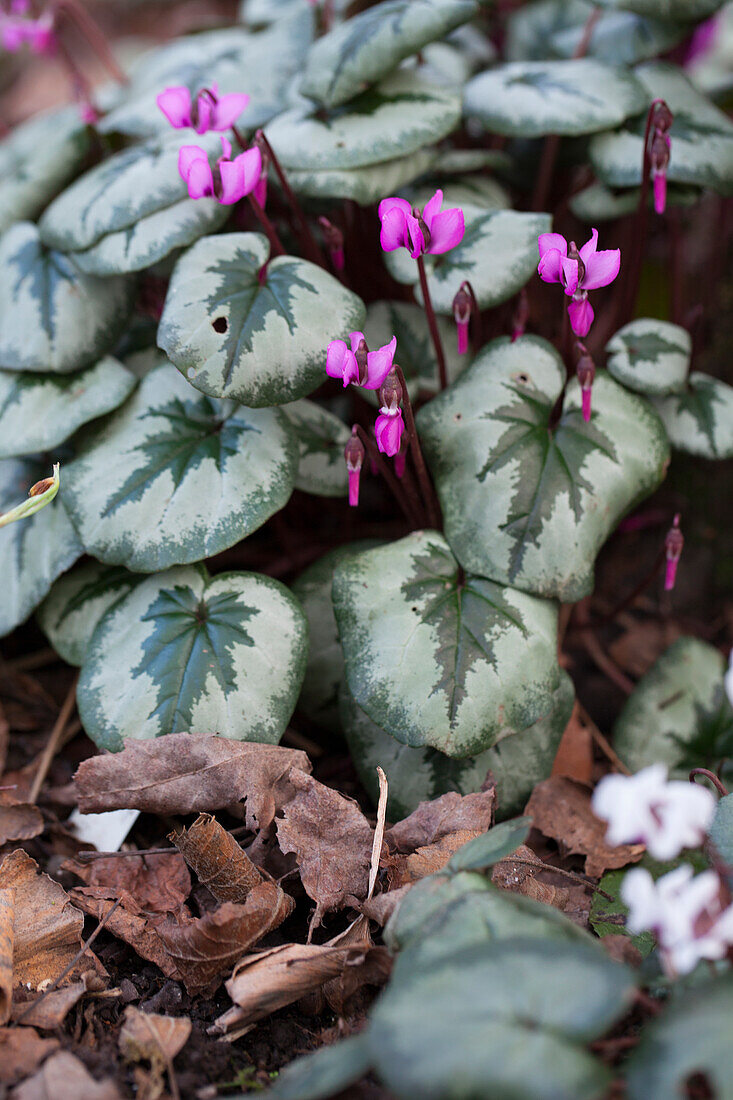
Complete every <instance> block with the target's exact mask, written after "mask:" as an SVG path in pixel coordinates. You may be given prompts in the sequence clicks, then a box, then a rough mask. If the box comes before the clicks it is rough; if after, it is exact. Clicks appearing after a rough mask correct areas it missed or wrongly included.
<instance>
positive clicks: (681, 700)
mask: <svg viewBox="0 0 733 1100" xmlns="http://www.w3.org/2000/svg"><path fill="white" fill-rule="evenodd" d="M724 669H725V662H724V660H723V656H722V654H721V653H720V651H719V650H718V649H715V647H714V646H711V645H708V644H707V642H701V641H700V640H699V639H697V638H685V637H683V638H679V639H678V640H677V641H676V642H674V643H673V644H672V645H671V646H670V647H669V649H667V650H666V651H665V652H664V653H663V654H662V656H661V657H660V658H659V659H658V660H657V661H656V663H655V664H654V665H653V666H652V668H651V669H650V670H649V672H647V673H646V675H644V676H643V677H642V678H641V680H640V681H639V683H638V684H637V685H636V687H635V689H634V691H633V693H632V694H631V695H630V696H629V698H628V699H627V701H626V703H625V705H624V708H623V710H622V711H621V714H620V715H619V717H618V720H617V722H616V725H615V726H614V731H613V745H614V748H615V750H616V752H617V753H618V754H619V756H620V757H621V759H622V760H623V761H624V763H625V764H627V765H628V766H629V767H630V768H631V770H632V771H634V772H635V771H639V769H641V768H645V767H646V766H647V765H648V764H654V763H657V762H660V763H663V764H667V765H669V767H670V768H672V769H676V770H678V771H679V773H680V775H682V776H684V777H686V773H687V772H688V771H689V770H690V768H693V767H697V766H704V767H717V765H718V763H719V762H720V760H722V759H724V758H726V757H728V756H731V755H733V708H732V707H731V705H730V703H729V702H728V700H727V698H726V695H725V690H724V687H723V672H724Z"/></svg>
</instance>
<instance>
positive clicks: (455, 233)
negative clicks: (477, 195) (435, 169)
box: [379, 190, 465, 260]
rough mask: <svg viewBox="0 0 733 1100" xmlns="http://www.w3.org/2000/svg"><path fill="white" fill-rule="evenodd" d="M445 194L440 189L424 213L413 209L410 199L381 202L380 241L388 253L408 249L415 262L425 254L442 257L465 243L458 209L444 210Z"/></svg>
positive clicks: (424, 209) (461, 214) (393, 199)
mask: <svg viewBox="0 0 733 1100" xmlns="http://www.w3.org/2000/svg"><path fill="white" fill-rule="evenodd" d="M442 203H443V192H442V191H441V190H438V191H436V192H435V194H434V195H433V197H432V198H431V199H430V200H429V201H428V202H426V203H425V206H424V208H423V210H422V212H421V211H419V210H413V208H412V207H411V206H410V204H409V202H408V201H407V199H399V198H394V197H393V198H389V199H382V201H381V202H380V204H379V220H380V221H381V223H382V231H381V233H380V235H379V240H380V243H381V245H382V248H383V249H384V251H385V252H394V250H395V249H396V248H406V249H407V250H408V251H409V253H410V255H411V256H412V258H413V260H415V259H417V257H418V256H422V255H424V254H425V253H426V252H427V253H429V254H430V255H431V256H439V255H441V253H443V252H448V250H449V249H451V248H455V247H456V245H457V244H460V243H461V241H462V240H463V234H464V232H465V225H464V220H463V211H462V210H461V208H460V207H459V206H456V207H454V208H452V209H451V210H441V209H440V207H441V205H442Z"/></svg>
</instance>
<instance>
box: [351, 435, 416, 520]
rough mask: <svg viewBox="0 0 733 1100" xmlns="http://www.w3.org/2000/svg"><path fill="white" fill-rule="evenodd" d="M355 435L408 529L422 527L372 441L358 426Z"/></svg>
mask: <svg viewBox="0 0 733 1100" xmlns="http://www.w3.org/2000/svg"><path fill="white" fill-rule="evenodd" d="M356 434H357V435H358V436H359V439H360V440H361V441H362V443H363V444H364V449H365V450H366V453H367V454H368V455H369V458H370V459H371V461H372V462H374V464H375V465H376V467H377V469H378V470H379V472H380V474H381V475H382V477H383V478H384V480H385V481H386V482H387V485H388V486H389V488H390V490H391V492H392V495H393V496H394V498H395V500H396V501H397V503H398V504H399V506H400V508H401V509H402V512H403V514H404V516H405V519H406V520H407V522H408V523H409V525H410V527H411V528H413V529H414V530H416V529H418V528H420V527H422V523H421V521H420V516H419V514H418V512H417V511H416V509H415V506H414V504H413V503H412V502H411V501H410V500H409V499H408V497H407V494H406V493H405V491H404V489H403V488H402V485H401V484H400V481H399V478H398V477H397V476H396V475H395V473H394V472H393V471H392V470H390V468H389V466H388V465H387V463H386V462H385V460H384V458H383V457H382V453H381V451H380V450H379V448H378V447H377V445H376V443H375V442H374V440H373V439H370V438H369V435H368V433H367V432H365V431H364V429H363V428H362V426H361V425H360V424H357V425H356Z"/></svg>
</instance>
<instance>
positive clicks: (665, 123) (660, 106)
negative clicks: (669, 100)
mask: <svg viewBox="0 0 733 1100" xmlns="http://www.w3.org/2000/svg"><path fill="white" fill-rule="evenodd" d="M653 121H654V126H655V127H656V129H657V130H660V131H661V132H662V133H663V134H666V133H667V131H668V130H669V128H670V127H671V125H672V123H673V122H674V115H673V114H672V112H671V111H670V109H669V107H668V106H667V104H666V103H665V102H664V100H663V99H660V101H659V102H658V103H657V109H656V111H655V112H654V120H653Z"/></svg>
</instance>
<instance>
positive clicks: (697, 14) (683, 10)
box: [594, 0, 724, 22]
mask: <svg viewBox="0 0 733 1100" xmlns="http://www.w3.org/2000/svg"><path fill="white" fill-rule="evenodd" d="M594 2H595V3H597V4H598V6H599V7H601V8H620V9H621V10H622V11H635V12H637V13H638V14H639V15H648V16H651V18H653V19H663V20H675V19H680V20H682V21H683V22H685V21H687V22H690V21H693V20H698V19H706V18H707V17H708V16H709V15H712V14H713V13H714V12H716V11H717V10H718V9H719V8H722V6H723V3H724V0H594Z"/></svg>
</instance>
